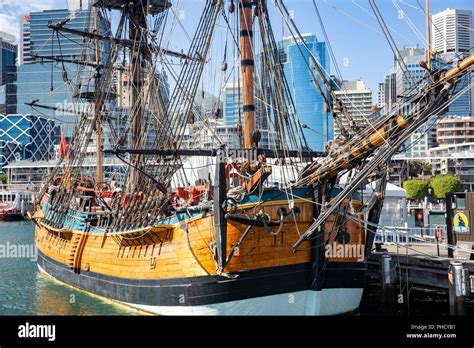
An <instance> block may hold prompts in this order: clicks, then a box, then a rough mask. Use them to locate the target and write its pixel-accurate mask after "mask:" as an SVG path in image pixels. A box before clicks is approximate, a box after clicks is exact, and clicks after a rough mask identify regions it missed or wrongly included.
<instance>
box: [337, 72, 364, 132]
mask: <svg viewBox="0 0 474 348" xmlns="http://www.w3.org/2000/svg"><path fill="white" fill-rule="evenodd" d="M334 93H335V94H336V95H337V97H338V98H339V100H340V101H341V102H342V103H343V104H344V106H345V107H346V108H347V111H348V113H349V115H350V116H351V117H352V119H353V120H354V122H355V124H356V125H357V126H358V127H360V128H365V127H367V126H368V125H369V122H371V121H370V118H371V114H372V91H371V90H370V89H369V88H367V87H366V86H365V82H364V81H362V80H358V81H344V82H343V83H342V85H341V88H340V90H338V91H335V92H334ZM337 114H338V116H339V118H340V119H341V121H342V124H343V126H344V127H345V128H346V129H349V124H348V122H347V120H346V119H345V118H344V116H342V115H341V113H340V112H339V111H338V112H337ZM340 134H341V130H340V129H339V128H338V127H337V125H335V127H334V136H335V137H336V138H337V137H338V136H339V135H340Z"/></svg>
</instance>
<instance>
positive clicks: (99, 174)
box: [94, 8, 104, 185]
mask: <svg viewBox="0 0 474 348" xmlns="http://www.w3.org/2000/svg"><path fill="white" fill-rule="evenodd" d="M98 17H99V11H98V9H97V8H94V32H95V33H96V34H98V33H99V23H98V21H99V18H98ZM99 62H100V60H99V40H98V39H97V38H96V40H95V63H96V64H97V66H99ZM99 76H100V71H98V72H97V78H96V85H95V86H96V91H95V93H96V96H97V97H96V100H95V103H94V107H95V115H96V121H95V146H96V149H95V150H96V151H95V153H96V172H95V182H96V185H97V184H99V183H101V182H103V181H104V154H103V152H102V120H101V116H100V115H99V113H100V109H101V106H102V105H101V104H102V103H101V101H100V100H99V98H100V97H98V96H99V93H100V92H99V91H98V90H97V89H99V88H100V84H99V78H100V77H99Z"/></svg>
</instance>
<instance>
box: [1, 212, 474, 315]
mask: <svg viewBox="0 0 474 348" xmlns="http://www.w3.org/2000/svg"><path fill="white" fill-rule="evenodd" d="M12 246H15V247H18V246H23V247H24V251H26V250H28V249H31V248H32V247H33V246H34V225H33V224H32V223H31V222H29V221H19V222H0V248H3V252H6V251H7V249H8V248H11V247H12ZM7 256H9V257H5V255H0V315H137V314H143V313H142V312H138V311H135V310H133V309H129V308H127V307H125V306H122V305H118V304H116V303H113V302H110V301H106V300H103V299H101V298H98V297H96V296H92V295H89V294H88V293H86V292H83V291H80V290H77V289H75V288H72V287H70V286H68V285H65V284H63V283H60V282H58V281H56V280H54V279H52V278H51V277H49V276H46V275H44V274H41V273H39V272H38V268H37V266H36V262H35V260H34V257H30V255H26V257H17V256H20V255H13V254H10V255H7ZM24 256H25V255H24ZM410 296H411V300H410V304H409V305H407V304H404V305H399V304H394V305H393V306H392V308H391V310H390V311H387V310H383V309H382V307H381V304H380V298H381V294H380V286H378V284H377V283H374V282H368V283H367V286H366V289H365V293H364V297H363V299H362V304H361V307H360V309H359V311H358V313H356V315H361V316H365V315H380V314H382V313H383V314H386V315H407V314H409V315H423V314H428V313H429V314H436V315H448V314H449V307H448V304H447V297H446V295H445V294H444V293H438V292H432V293H428V294H427V293H425V292H419V291H417V290H413V291H412V292H411V293H410ZM466 310H467V314H468V315H469V314H470V313H473V314H474V305H473V304H471V303H468V304H467V306H466Z"/></svg>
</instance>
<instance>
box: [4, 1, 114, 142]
mask: <svg viewBox="0 0 474 348" xmlns="http://www.w3.org/2000/svg"><path fill="white" fill-rule="evenodd" d="M66 18H69V19H70V20H69V21H68V22H67V24H66V25H65V27H67V28H71V29H76V30H79V31H89V32H92V30H93V24H94V23H93V22H94V21H93V16H92V11H91V10H78V11H73V12H71V11H69V10H67V9H60V10H48V11H42V12H33V13H31V14H30V15H29V21H28V26H27V31H28V33H27V34H28V35H27V36H28V45H25V46H24V47H22V49H24V52H23V53H24V56H25V61H24V63H25V64H23V65H20V66H16V67H14V66H13V67H9V70H8V72H7V77H8V81H7V89H6V113H7V114H16V113H18V114H35V115H38V116H42V117H46V118H50V119H52V120H55V121H56V124H59V125H60V126H61V127H62V128H63V129H64V131H65V133H66V137H69V136H70V135H71V134H72V131H73V125H74V123H75V121H76V116H77V111H78V107H79V104H78V103H77V102H76V101H75V100H74V99H73V98H74V97H77V94H78V90H75V87H76V86H79V85H80V86H81V87H80V89H79V91H81V92H85V91H87V92H93V91H94V80H93V75H94V73H95V69H93V68H92V67H88V66H82V65H77V64H73V63H63V62H57V61H54V60H50V59H49V60H48V59H47V58H44V57H50V56H54V57H57V58H61V57H62V58H64V59H67V60H73V59H76V60H81V61H95V50H94V49H95V44H94V42H93V41H91V40H89V39H84V38H83V37H81V36H78V35H74V34H69V33H63V32H61V33H60V34H59V36H58V37H56V35H54V36H53V33H54V31H53V30H52V29H50V28H48V24H50V23H53V24H56V23H58V22H61V21H63V20H65V19H66ZM98 23H99V32H100V33H102V34H105V35H108V34H109V29H108V27H109V23H108V22H107V20H106V19H104V18H101V17H100V18H99V22H98ZM109 48H110V43H107V42H105V43H101V46H100V48H99V49H100V53H101V54H100V56H101V57H103V59H106V57H107V54H106V52H107V51H108V50H109ZM41 57H43V58H41ZM26 58H28V59H26ZM32 102H35V103H36V104H37V105H38V106H33V107H32V106H28V105H26V104H25V103H32ZM41 106H43V107H41ZM69 110H74V111H75V112H70V111H69Z"/></svg>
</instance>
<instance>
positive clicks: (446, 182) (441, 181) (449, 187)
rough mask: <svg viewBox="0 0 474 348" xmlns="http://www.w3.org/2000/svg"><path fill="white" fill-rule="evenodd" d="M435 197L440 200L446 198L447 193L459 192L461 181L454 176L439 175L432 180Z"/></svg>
mask: <svg viewBox="0 0 474 348" xmlns="http://www.w3.org/2000/svg"><path fill="white" fill-rule="evenodd" d="M430 185H431V187H432V188H433V196H434V197H435V198H438V199H444V198H446V193H447V192H457V191H459V190H460V189H461V181H460V180H459V178H458V177H456V176H454V175H453V174H439V175H436V176H435V177H434V178H433V179H431V183H430Z"/></svg>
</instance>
